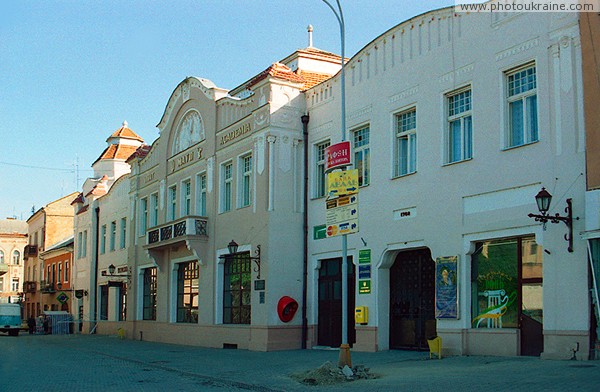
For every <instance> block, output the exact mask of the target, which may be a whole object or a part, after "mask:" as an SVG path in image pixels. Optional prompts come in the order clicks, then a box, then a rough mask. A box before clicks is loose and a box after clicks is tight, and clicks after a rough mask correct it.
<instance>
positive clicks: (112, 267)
mask: <svg viewBox="0 0 600 392" xmlns="http://www.w3.org/2000/svg"><path fill="white" fill-rule="evenodd" d="M116 269H117V267H115V265H114V264H111V265H109V266H108V276H110V277H117V278H127V280H129V279H130V278H131V267H127V271H128V273H126V274H121V273H118V274H115V270H116Z"/></svg>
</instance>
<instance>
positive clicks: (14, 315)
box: [0, 304, 21, 336]
mask: <svg viewBox="0 0 600 392" xmlns="http://www.w3.org/2000/svg"><path fill="white" fill-rule="evenodd" d="M20 329H21V307H20V306H19V305H17V304H0V332H8V334H9V335H10V336H19V330H20Z"/></svg>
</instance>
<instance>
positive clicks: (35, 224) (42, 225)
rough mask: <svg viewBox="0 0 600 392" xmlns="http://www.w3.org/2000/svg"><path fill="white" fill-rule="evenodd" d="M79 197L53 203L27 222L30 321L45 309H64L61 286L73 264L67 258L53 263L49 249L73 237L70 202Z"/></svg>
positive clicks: (27, 298)
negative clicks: (60, 299)
mask: <svg viewBox="0 0 600 392" xmlns="http://www.w3.org/2000/svg"><path fill="white" fill-rule="evenodd" d="M76 196H77V193H76V192H74V193H72V194H69V195H67V196H64V197H61V198H60V199H57V200H54V201H52V202H50V203H48V204H47V205H46V206H44V207H42V208H40V209H39V210H37V211H36V212H34V213H33V215H32V216H31V217H30V218H29V219H27V225H28V236H29V244H28V245H27V246H26V247H25V271H26V272H25V274H26V276H25V283H24V289H23V291H24V292H25V317H27V318H28V317H30V316H32V317H36V316H39V315H41V314H42V312H43V311H44V310H60V309H61V301H59V300H58V299H57V296H59V295H60V293H61V292H62V291H61V290H59V289H61V288H62V287H59V284H60V285H62V280H64V277H65V271H68V270H69V269H70V266H69V263H70V261H69V260H68V256H66V259H65V260H64V261H61V262H60V263H57V262H56V260H55V261H54V262H53V261H52V260H50V259H51V258H52V257H53V256H54V255H55V252H49V250H50V249H53V248H55V247H56V246H57V245H60V244H64V243H65V241H66V242H68V240H69V239H70V238H72V237H73V208H72V207H71V201H73V199H74V198H75V197H76ZM66 253H67V254H68V253H70V252H69V251H66ZM46 257H48V259H47V258H46ZM61 260H62V259H61ZM65 263H66V264H65ZM69 274H70V273H67V276H68V275H69ZM59 277H60V280H59Z"/></svg>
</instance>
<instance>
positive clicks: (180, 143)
mask: <svg viewBox="0 0 600 392" xmlns="http://www.w3.org/2000/svg"><path fill="white" fill-rule="evenodd" d="M204 139H205V136H204V124H203V123H202V118H201V117H200V113H198V112H197V111H195V110H190V111H189V112H187V113H186V114H185V116H183V118H182V119H181V122H180V123H179V126H178V127H177V131H176V133H175V139H174V142H173V148H172V155H175V154H177V153H179V152H181V151H183V150H186V149H188V148H189V147H191V146H193V145H194V144H196V143H199V142H201V141H202V140H204Z"/></svg>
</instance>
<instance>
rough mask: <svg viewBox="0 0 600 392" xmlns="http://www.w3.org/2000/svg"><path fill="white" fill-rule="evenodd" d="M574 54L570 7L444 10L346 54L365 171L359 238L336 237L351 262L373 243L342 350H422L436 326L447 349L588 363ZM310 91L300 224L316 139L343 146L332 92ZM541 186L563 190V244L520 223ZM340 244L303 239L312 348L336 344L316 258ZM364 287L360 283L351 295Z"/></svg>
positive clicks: (322, 261)
mask: <svg viewBox="0 0 600 392" xmlns="http://www.w3.org/2000/svg"><path fill="white" fill-rule="evenodd" d="M581 61H582V60H581V47H580V33H579V27H578V14H576V13H564V14H557V13H523V14H520V13H506V14H502V13H495V14H489V13H485V14H483V13H482V14H466V13H455V12H454V9H453V8H446V9H441V10H437V11H432V12H428V13H425V14H423V15H420V16H417V17H415V18H413V19H410V20H408V21H406V22H403V23H401V24H399V25H398V26H396V27H394V28H392V29H390V30H389V31H387V32H385V33H384V34H382V35H381V36H379V37H377V38H376V39H375V40H373V41H372V42H371V43H369V44H368V45H367V46H366V47H364V48H363V49H362V50H361V51H360V52H359V53H357V54H356V55H355V56H354V57H353V58H352V59H351V60H350V61H349V63H348V64H347V66H346V67H347V68H346V70H347V75H348V77H347V87H346V93H347V106H346V110H347V112H346V113H347V115H346V121H347V132H348V140H350V141H351V143H353V145H354V153H355V157H356V156H357V155H356V154H359V157H358V158H359V159H358V160H359V161H360V160H361V159H362V164H359V165H357V166H360V167H359V168H360V169H361V171H362V172H361V174H360V175H361V176H362V181H363V184H362V186H361V187H360V191H359V195H358V196H359V211H360V212H359V217H360V218H359V220H360V224H359V226H360V232H359V233H358V234H354V235H350V236H349V238H348V241H349V255H350V256H351V257H352V261H353V263H354V264H355V268H356V269H357V270H358V269H359V268H361V264H359V262H358V259H359V252H360V250H361V249H370V251H371V260H370V263H368V264H367V265H370V271H371V272H370V274H366V275H365V276H368V278H363V279H361V278H360V277H359V273H356V274H355V279H356V291H357V294H356V296H355V297H352V299H351V305H350V310H351V311H352V309H353V306H354V305H357V306H359V305H363V306H367V307H368V309H369V322H368V325H364V326H363V325H361V326H356V343H355V346H354V347H355V348H356V349H359V350H384V349H388V348H420V349H425V348H426V347H427V342H426V340H427V338H428V337H430V336H433V335H439V336H441V337H442V339H443V348H444V352H445V353H448V354H486V355H487V354H490V355H540V353H541V354H542V355H543V356H544V357H548V358H570V357H571V356H572V355H573V351H572V350H573V349H575V348H576V347H577V345H578V344H579V349H580V350H581V352H580V353H578V354H577V355H578V357H585V358H587V355H588V348H589V347H590V317H589V315H590V295H589V287H588V272H587V269H588V264H587V260H586V245H585V242H584V241H582V240H581V237H580V236H579V235H578V234H577V233H579V232H580V231H582V230H583V227H584V198H583V195H584V190H585V178H584V175H583V173H584V172H585V170H586V168H585V127H584V121H583V118H584V113H583V85H582V66H581V64H582V63H581ZM329 82H330V83H332V84H336V83H337V82H339V75H337V76H336V77H335V78H333V79H332V80H331V81H329ZM322 90H323V86H320V85H319V86H315V87H313V88H312V89H310V90H309V91H307V92H306V96H307V109H308V112H309V114H310V123H309V135H310V141H309V144H310V146H311V150H310V157H309V161H310V164H311V174H312V175H313V177H312V178H313V180H312V182H311V191H310V192H311V193H310V196H311V198H312V200H311V202H310V204H309V220H310V225H311V226H318V225H320V224H324V223H325V207H324V204H325V200H324V198H323V197H321V196H323V195H324V192H322V190H320V189H319V184H320V182H319V181H320V180H319V178H318V167H317V166H318V162H319V159H320V158H319V156H318V151H319V147H320V146H323V145H325V144H328V143H332V144H333V143H337V142H339V141H340V140H341V139H340V138H341V135H340V134H339V131H337V130H338V129H339V128H340V117H341V116H340V103H339V99H338V97H339V91H338V90H337V89H334V90H333V96H331V97H329V98H328V99H320V97H321V91H322ZM360 154H362V155H360ZM542 187H545V188H547V189H548V190H549V191H550V192H551V193H552V194H553V195H554V199H553V203H552V205H551V210H550V212H551V213H552V214H554V213H563V209H564V208H565V207H566V199H567V198H572V200H573V214H574V216H578V217H579V218H580V219H579V220H578V221H574V223H573V226H574V233H575V235H574V246H573V248H574V250H573V252H569V251H567V247H568V243H567V242H566V241H565V240H564V239H563V236H564V235H565V233H567V230H566V227H565V226H564V225H563V224H561V225H560V226H558V225H553V224H548V225H547V229H546V230H545V231H544V230H543V228H542V226H541V225H540V223H538V222H536V221H534V219H531V218H529V217H528V213H538V211H537V207H536V204H535V200H534V196H535V195H536V194H537V193H538V191H540V189H541V188H542ZM340 247H341V240H340V239H339V238H332V239H322V240H315V241H312V242H311V243H310V266H311V276H310V277H309V282H312V283H311V284H310V287H309V289H310V300H309V303H310V304H311V305H312V306H311V313H310V319H311V320H312V323H313V324H314V325H315V334H316V335H317V337H316V339H315V340H316V341H317V342H318V343H319V344H326V345H328V344H329V343H332V345H336V344H339V342H335V341H331V338H330V337H329V336H327V335H326V339H325V340H324V341H321V336H320V335H321V332H324V331H322V329H321V326H320V323H321V320H327V318H328V316H327V315H324V314H322V311H321V309H319V305H318V304H319V303H320V302H319V298H321V297H322V295H323V292H322V290H321V289H320V286H321V285H322V284H321V283H322V282H325V281H326V279H325V278H324V275H325V274H327V272H326V273H325V274H324V273H323V269H324V266H325V265H326V264H327V265H329V264H330V263H334V264H336V265H337V264H339V257H340V256H341V248H340ZM449 257H452V258H454V259H448V258H449ZM449 260H458V261H457V264H454V265H455V267H454V268H455V269H456V270H455V271H452V272H451V273H452V274H453V275H454V276H453V279H452V284H453V285H454V286H455V287H457V290H456V291H454V292H453V293H452V294H451V297H450V298H452V300H450V301H449V302H450V303H452V302H453V303H454V304H457V308H455V309H453V311H452V312H450V314H446V315H442V317H444V318H436V281H437V286H438V291H437V295H438V299H440V300H441V298H442V297H443V296H444V295H450V294H447V293H443V292H441V291H440V288H439V286H440V280H439V279H440V275H439V273H440V269H439V266H438V270H437V272H436V261H437V262H438V264H439V265H440V266H441V265H442V263H446V262H448V261H449ZM328 268H330V267H328ZM363 268H364V267H363ZM334 270H335V271H337V267H336V268H334ZM357 272H358V271H357ZM369 275H370V276H369ZM363 281H368V282H369V283H370V285H371V292H370V293H365V294H359V293H358V290H359V287H361V284H362V283H361V282H363ZM315 305H316V306H315ZM438 310H439V309H438ZM338 322H339V321H338ZM340 325H341V323H340ZM351 328H352V326H351Z"/></svg>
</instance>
